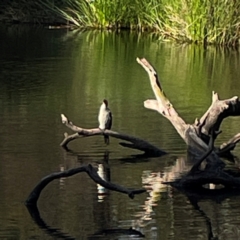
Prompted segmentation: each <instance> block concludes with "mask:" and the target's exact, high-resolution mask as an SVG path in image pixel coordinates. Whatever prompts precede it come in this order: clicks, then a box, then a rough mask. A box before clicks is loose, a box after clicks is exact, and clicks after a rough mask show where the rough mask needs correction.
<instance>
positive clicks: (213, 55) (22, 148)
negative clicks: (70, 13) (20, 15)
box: [0, 26, 240, 240]
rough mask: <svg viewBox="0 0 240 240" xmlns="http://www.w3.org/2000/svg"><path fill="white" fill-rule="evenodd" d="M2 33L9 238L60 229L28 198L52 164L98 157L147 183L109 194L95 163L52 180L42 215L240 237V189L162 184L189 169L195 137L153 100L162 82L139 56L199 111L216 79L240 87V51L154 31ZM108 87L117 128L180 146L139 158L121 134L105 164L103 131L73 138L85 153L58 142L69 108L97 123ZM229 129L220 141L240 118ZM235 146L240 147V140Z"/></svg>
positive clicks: (223, 92) (60, 221) (150, 233)
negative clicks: (188, 141)
mask: <svg viewBox="0 0 240 240" xmlns="http://www.w3.org/2000/svg"><path fill="white" fill-rule="evenodd" d="M0 35H1V38H0V50H1V54H0V62H1V64H0V73H1V74H0V85H1V94H0V112H1V113H2V114H1V127H0V138H1V141H0V150H1V151H0V159H1V161H0V182H1V188H0V196H1V198H0V212H1V216H0V238H3V239H4V238H12V239H20V238H22V239H30V238H39V239H52V238H50V237H48V235H46V234H44V233H42V231H40V230H39V229H38V227H35V225H34V224H33V223H32V219H31V217H30V216H29V215H28V214H27V213H26V209H25V208H24V206H23V201H24V200H25V199H26V196H28V194H29V192H30V191H31V189H32V188H33V187H34V185H35V183H36V182H38V181H39V179H41V178H42V177H43V176H46V175H48V174H49V173H51V172H55V171H59V170H63V169H64V170H67V169H69V168H74V167H79V165H81V164H84V163H94V164H95V166H97V165H100V168H101V174H102V176H104V177H105V178H106V179H108V178H109V179H110V178H111V181H113V182H116V183H119V184H121V185H124V186H132V187H136V188H140V187H142V186H146V189H147V190H148V193H147V195H144V194H143V195H142V196H138V197H136V198H135V199H134V200H133V201H129V199H128V198H127V197H126V196H125V195H121V194H119V193H113V192H107V193H106V192H105V193H104V195H103V196H104V198H103V201H99V196H101V195H100V194H99V193H98V189H97V185H96V184H95V183H93V182H92V181H91V180H89V178H88V177H87V176H86V175H81V176H77V177H75V178H72V179H71V180H68V179H61V180H60V181H56V182H55V183H52V184H51V185H50V186H49V187H48V188H46V189H45V190H44V192H43V193H42V195H41V199H40V202H39V210H40V212H41V218H42V220H43V219H44V221H46V222H47V226H58V229H61V230H60V231H61V232H62V233H63V232H66V233H69V234H66V236H67V237H68V236H69V237H70V236H74V238H76V239H87V238H88V237H90V236H92V235H93V236H94V235H95V238H98V237H97V236H99V237H100V236H101V237H102V235H103V234H107V232H108V233H111V230H116V229H117V230H118V231H120V230H119V229H124V230H126V231H127V230H129V228H131V227H132V229H131V230H137V231H138V230H139V229H140V230H141V231H140V232H141V234H143V235H145V237H146V239H154V238H155V239H159V238H160V239H178V240H179V239H186V238H187V239H194V240H196V239H207V238H214V237H215V238H218V239H238V238H239V230H238V226H239V224H240V220H239V216H240V210H239V209H240V206H239V196H238V195H237V193H236V192H232V193H229V194H225V193H224V192H218V194H216V192H209V196H208V195H206V194H205V195H204V194H203V193H197V194H195V193H194V194H193V196H192V198H191V196H190V197H189V194H190V193H185V192H181V190H180V189H178V190H177V189H175V188H172V187H170V186H163V185H162V184H161V181H163V180H164V181H170V180H171V179H173V178H175V177H178V176H179V175H180V172H184V171H187V169H188V163H187V162H186V161H185V160H184V159H185V158H186V147H185V143H184V142H183V141H182V140H181V139H180V137H179V136H178V134H177V133H176V131H175V129H173V127H172V126H171V125H170V124H169V123H168V122H167V121H166V119H164V118H162V117H161V116H159V114H157V113H155V112H153V111H148V110H146V109H144V108H143V105H142V103H143V101H144V100H145V99H147V98H152V97H153V94H152V91H151V88H150V86H149V81H148V79H147V76H146V75H145V74H143V72H142V69H141V68H140V67H139V66H138V64H137V63H136V62H135V58H136V57H141V56H144V57H146V58H147V59H149V60H150V61H151V62H152V63H153V64H154V66H155V67H156V69H158V72H159V76H160V77H161V81H162V84H163V87H164V89H165V91H166V93H167V95H168V97H169V98H170V99H171V101H172V102H173V104H174V106H175V107H176V108H177V110H178V112H179V114H180V115H182V116H183V117H184V119H185V120H186V121H187V122H190V123H191V122H193V121H194V119H195V118H196V117H199V116H201V115H202V114H203V112H205V111H206V109H207V108H208V106H209V104H210V101H211V91H212V90H215V91H217V92H218V93H219V94H220V97H222V98H228V97H231V96H233V95H239V89H240V81H239V79H240V72H239V70H238V68H239V63H240V56H239V52H237V51H232V50H227V51H226V50H222V49H216V48H213V47H209V48H207V49H202V48H200V47H198V46H182V45H181V46H178V45H173V44H163V43H160V42H158V41H156V39H155V37H154V36H151V35H145V34H142V35H138V34H134V33H129V32H120V33H111V32H69V31H66V30H56V31H55V30H49V29H44V28H37V29H36V28H32V27H24V28H21V27H17V28H11V27H9V26H0ZM104 97H106V98H108V99H109V101H110V102H111V110H112V112H113V114H114V126H113V130H114V129H116V130H118V131H120V130H121V132H126V133H129V134H131V135H134V136H138V137H140V138H144V139H146V140H147V141H149V142H151V143H153V144H154V145H156V146H159V147H160V148H162V149H163V150H165V151H167V152H169V153H170V154H169V155H166V156H164V157H161V158H147V157H146V156H143V157H142V158H141V159H140V158H139V157H134V156H132V155H133V154H138V153H139V152H135V151H134V150H126V149H123V148H122V147H121V146H119V145H118V142H117V141H115V140H114V139H113V141H112V142H111V144H110V146H109V147H108V149H107V150H108V151H109V160H108V163H107V164H106V163H105V162H104V154H105V151H106V147H105V146H103V145H102V139H101V140H100V138H97V137H96V138H88V139H86V138H85V139H81V140H79V141H76V142H74V143H72V144H71V146H70V147H71V149H74V151H75V153H77V154H74V153H73V152H71V151H69V152H66V151H63V150H62V149H61V148H59V143H60V142H61V140H62V134H63V132H64V131H65V127H64V126H63V125H62V124H61V122H60V114H61V113H66V114H67V115H68V116H70V117H71V119H72V120H73V121H74V122H76V124H79V125H80V126H84V127H93V126H97V113H98V108H99V104H100V102H101V101H102V99H103V98H104ZM222 130H223V134H222V135H221V136H220V138H219V140H218V142H217V144H218V143H222V142H223V141H226V140H228V139H229V138H230V137H231V136H233V135H234V134H235V133H236V132H238V131H239V121H238V120H237V119H235V118H229V119H227V120H226V122H224V124H223V128H222ZM171 154H173V155H171ZM234 154H235V155H237V156H240V150H239V148H236V149H235V151H234ZM105 164H106V165H105ZM108 171H109V172H108ZM109 176H110V177H109ZM86 186H88V187H86ZM101 190H102V189H101ZM104 191H105V190H104ZM189 198H190V199H191V201H190V200H189ZM192 199H196V200H197V205H198V206H199V208H200V209H201V210H202V211H203V212H204V213H205V215H204V214H203V213H202V212H201V211H199V209H198V207H197V206H196V203H195V202H196V201H195V202H194V201H193V200H192ZM193 203H194V204H193ZM35 215H36V216H38V214H37V213H36V212H35ZM40 222H41V221H40ZM209 224H211V227H210V225H209ZM44 225H46V224H42V226H44ZM56 228H57V227H56ZM211 232H212V234H210V233H211ZM96 235H97V236H96ZM112 236H113V235H112ZM112 236H111V234H109V236H108V238H109V239H112V238H118V239H121V238H124V237H126V235H125V236H121V233H119V234H118V236H116V237H115V236H114V237H112ZM127 236H129V235H127ZM102 238H103V239H104V237H102ZM106 238H107V237H106ZM106 238H105V239H106ZM129 238H130V237H129ZM136 238H137V237H136Z"/></svg>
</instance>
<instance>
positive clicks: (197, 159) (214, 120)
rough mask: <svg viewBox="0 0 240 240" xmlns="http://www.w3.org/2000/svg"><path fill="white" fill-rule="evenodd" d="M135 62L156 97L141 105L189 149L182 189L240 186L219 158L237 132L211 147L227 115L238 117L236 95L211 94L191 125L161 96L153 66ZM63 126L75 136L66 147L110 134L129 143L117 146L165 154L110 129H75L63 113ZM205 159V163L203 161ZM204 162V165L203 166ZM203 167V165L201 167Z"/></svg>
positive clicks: (226, 153)
mask: <svg viewBox="0 0 240 240" xmlns="http://www.w3.org/2000/svg"><path fill="white" fill-rule="evenodd" d="M137 62H138V63H139V64H140V65H141V66H142V67H143V68H144V70H145V71H146V72H147V74H148V76H149V80H150V84H151V87H152V90H153V93H154V95H155V99H148V100H146V101H145V102H144V106H145V107H146V108H148V109H151V110H155V111H157V112H159V113H160V114H161V115H162V116H163V117H165V118H166V119H168V120H169V121H170V122H171V123H172V125H173V126H174V128H175V129H176V131H177V132H178V133H179V135H180V136H181V137H182V139H183V140H184V141H185V143H186V144H187V146H188V156H190V158H191V159H192V160H193V165H192V167H191V169H190V170H189V172H188V173H187V174H185V175H184V176H182V177H181V178H180V179H178V180H176V183H178V184H179V185H181V186H186V187H189V186H191V187H192V186H196V185H199V186H201V185H202V184H205V183H216V184H223V185H224V186H225V187H237V188H239V187H240V182H239V179H238V178H234V177H233V176H231V175H229V172H226V171H225V170H224V167H225V164H224V163H223V161H222V160H221V159H220V156H230V155H231V151H232V150H233V149H234V148H235V146H236V144H237V143H238V142H239V141H240V133H238V134H236V135H235V136H234V137H232V138H231V139H230V140H229V141H228V142H226V143H223V144H222V145H221V146H219V147H215V146H214V142H215V139H216V138H217V136H218V134H219V133H221V131H220V125H221V123H222V121H223V120H224V119H225V118H227V117H229V116H239V115H240V102H239V99H238V97H237V96H235V97H232V98H230V99H226V100H220V99H219V96H218V94H217V93H215V92H212V104H211V106H210V107H209V108H208V110H207V111H206V113H205V114H204V115H203V116H202V117H201V118H200V119H196V120H195V122H194V123H193V124H188V123H186V122H185V121H184V120H183V119H182V118H181V117H180V116H179V114H178V112H177V111H176V109H175V108H174V106H173V104H172V103H171V102H170V100H169V99H168V98H167V96H166V94H165V93H164V91H163V89H162V86H161V84H160V81H159V79H158V75H157V72H156V70H155V69H154V68H153V66H152V65H151V64H150V63H149V62H148V61H147V60H146V59H145V58H142V59H140V58H137ZM61 117H62V123H63V124H65V125H66V126H67V127H68V128H70V129H71V130H73V131H74V132H75V134H72V135H67V134H65V138H64V140H63V141H62V143H61V146H63V147H67V144H68V143H69V142H70V141H72V140H74V139H77V138H79V137H80V136H85V137H86V136H95V135H103V134H106V135H109V136H111V137H115V138H118V139H122V140H126V141H129V142H131V144H129V143H120V144H121V145H122V146H124V147H130V148H134V149H139V150H142V151H144V152H145V153H146V154H148V155H155V156H161V155H163V154H165V152H164V151H162V150H161V149H159V148H157V147H155V146H153V145H151V144H150V143H148V142H146V141H144V140H142V139H139V138H136V137H132V136H129V135H125V134H120V133H118V132H114V131H111V130H105V131H102V130H100V129H98V128H93V129H84V128H81V127H77V126H75V125H74V124H73V123H72V122H70V121H69V120H68V119H67V118H66V117H65V116H64V115H63V114H62V115H61ZM205 160H206V162H205ZM204 162H205V163H204ZM203 163H204V164H205V165H204V164H203Z"/></svg>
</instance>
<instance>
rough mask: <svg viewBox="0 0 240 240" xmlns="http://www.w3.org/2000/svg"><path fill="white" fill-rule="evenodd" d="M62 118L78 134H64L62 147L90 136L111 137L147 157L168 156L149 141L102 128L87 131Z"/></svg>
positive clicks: (62, 115) (63, 116) (64, 117)
mask: <svg viewBox="0 0 240 240" xmlns="http://www.w3.org/2000/svg"><path fill="white" fill-rule="evenodd" d="M61 118H62V123H63V124H65V125H66V127H68V128H70V129H71V130H72V131H74V132H76V133H74V134H72V135H68V134H66V133H65V134H64V139H63V141H62V142H61V144H60V145H61V146H62V147H67V145H68V143H69V142H71V141H73V140H75V139H77V138H80V137H90V136H97V135H103V134H105V135H108V136H110V137H114V138H117V139H121V140H125V141H128V142H130V143H120V145H122V146H124V147H128V148H133V149H138V150H141V151H144V152H145V153H146V154H147V155H151V156H161V155H164V154H166V152H165V151H163V150H161V149H159V148H157V147H155V146H154V145H152V144H150V143H148V142H147V141H145V140H143V139H140V138H137V137H134V136H130V135H126V134H123V133H118V132H116V131H112V130H107V129H106V130H104V131H102V130H101V129H100V128H92V129H86V128H81V127H78V126H76V125H74V124H73V123H72V122H71V121H69V120H68V118H67V117H66V116H65V115H64V114H61Z"/></svg>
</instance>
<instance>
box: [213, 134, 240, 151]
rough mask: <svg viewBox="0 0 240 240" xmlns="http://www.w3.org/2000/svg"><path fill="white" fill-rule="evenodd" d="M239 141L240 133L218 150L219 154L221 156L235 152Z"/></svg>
mask: <svg viewBox="0 0 240 240" xmlns="http://www.w3.org/2000/svg"><path fill="white" fill-rule="evenodd" d="M239 141H240V133H238V134H236V135H235V136H233V137H232V138H231V139H230V140H229V141H228V142H226V143H223V144H222V145H221V146H220V147H219V149H218V150H217V153H218V154H219V155H220V156H222V155H227V154H229V153H230V151H232V150H234V148H235V147H236V145H237V144H238V142H239Z"/></svg>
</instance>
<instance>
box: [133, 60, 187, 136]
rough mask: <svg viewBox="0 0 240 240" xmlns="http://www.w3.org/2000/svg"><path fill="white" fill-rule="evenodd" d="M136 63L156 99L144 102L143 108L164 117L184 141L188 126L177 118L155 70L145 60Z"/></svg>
mask: <svg viewBox="0 0 240 240" xmlns="http://www.w3.org/2000/svg"><path fill="white" fill-rule="evenodd" d="M137 62H138V63H139V64H140V65H141V66H142V67H143V68H144V70H145V71H146V72H147V73H148V76H149V80H150V83H151V87H152V90H153V92H154V95H155V97H156V100H146V101H145V102H144V107H146V108H148V109H151V110H155V111H158V112H159V113H160V114H162V115H163V116H164V117H166V118H167V119H168V120H169V121H170V122H171V123H172V125H173V126H174V127H175V129H176V130H177V132H178V133H179V134H180V136H181V137H182V138H183V139H184V140H186V138H185V133H186V130H187V129H188V128H189V125H188V124H186V123H185V122H184V120H183V119H182V118H181V117H179V115H178V113H177V111H176V110H175V109H174V107H173V105H172V104H171V102H170V101H169V99H168V98H167V96H166V95H165V93H164V92H163V89H162V87H161V84H160V82H159V79H158V75H157V72H156V70H155V69H154V68H153V66H152V65H151V64H150V63H149V62H148V61H147V60H146V59H145V58H141V59H140V58H137Z"/></svg>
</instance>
